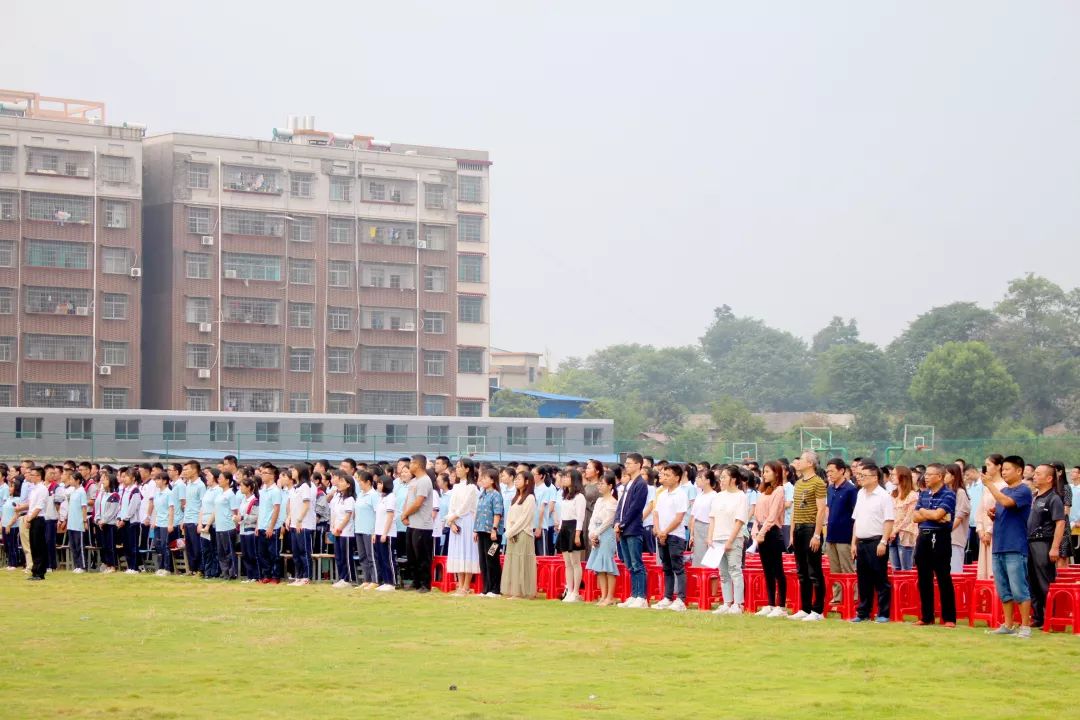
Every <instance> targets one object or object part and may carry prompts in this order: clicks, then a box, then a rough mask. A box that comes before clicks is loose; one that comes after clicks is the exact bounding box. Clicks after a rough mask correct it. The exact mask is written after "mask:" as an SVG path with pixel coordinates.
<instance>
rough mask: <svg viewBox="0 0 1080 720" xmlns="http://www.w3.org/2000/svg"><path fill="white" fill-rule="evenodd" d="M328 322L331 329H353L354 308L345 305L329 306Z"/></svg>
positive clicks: (327, 312)
mask: <svg viewBox="0 0 1080 720" xmlns="http://www.w3.org/2000/svg"><path fill="white" fill-rule="evenodd" d="M326 322H327V324H328V325H329V326H330V329H331V330H352V310H350V309H349V308H343V307H332V308H327V310H326Z"/></svg>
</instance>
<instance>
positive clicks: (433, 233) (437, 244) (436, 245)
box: [424, 225, 448, 250]
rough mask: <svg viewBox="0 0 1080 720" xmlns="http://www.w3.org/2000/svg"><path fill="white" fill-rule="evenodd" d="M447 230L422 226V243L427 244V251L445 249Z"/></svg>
mask: <svg viewBox="0 0 1080 720" xmlns="http://www.w3.org/2000/svg"><path fill="white" fill-rule="evenodd" d="M447 231H448V229H447V228H446V227H443V226H438V225H436V226H433V225H426V226H424V242H426V243H427V246H428V250H442V249H444V248H445V247H446V239H447V237H448V232H447Z"/></svg>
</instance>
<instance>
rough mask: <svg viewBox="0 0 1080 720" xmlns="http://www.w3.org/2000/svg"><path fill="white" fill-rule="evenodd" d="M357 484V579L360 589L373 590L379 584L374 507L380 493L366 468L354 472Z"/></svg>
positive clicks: (354, 524)
mask: <svg viewBox="0 0 1080 720" xmlns="http://www.w3.org/2000/svg"><path fill="white" fill-rule="evenodd" d="M356 477H357V486H358V487H359V489H360V492H359V493H357V495H356V509H355V521H354V523H353V533H354V537H353V539H354V540H355V542H356V555H357V565H359V567H360V572H359V574H358V575H357V579H359V580H361V581H362V582H361V584H360V589H361V590H373V589H374V588H377V587H378V586H379V582H378V576H377V575H376V573H375V545H374V538H375V509H376V506H377V505H378V504H379V500H380V499H381V498H380V495H379V493H378V492H376V490H375V488H374V487H373V485H374V482H375V476H374V475H372V474H371V473H370V472H368V471H367V470H359V471H357V473H356Z"/></svg>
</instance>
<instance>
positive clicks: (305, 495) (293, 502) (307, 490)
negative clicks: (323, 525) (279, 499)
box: [289, 483, 315, 530]
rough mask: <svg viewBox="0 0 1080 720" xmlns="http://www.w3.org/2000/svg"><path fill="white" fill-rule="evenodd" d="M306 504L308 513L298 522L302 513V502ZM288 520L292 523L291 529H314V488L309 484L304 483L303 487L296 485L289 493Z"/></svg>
mask: <svg viewBox="0 0 1080 720" xmlns="http://www.w3.org/2000/svg"><path fill="white" fill-rule="evenodd" d="M305 500H306V501H307V502H308V511H307V514H306V515H304V519H303V521H299V522H298V520H299V518H300V515H302V514H303V513H304V501H305ZM289 518H290V520H291V521H292V526H293V528H294V529H295V528H297V527H299V528H300V529H301V530H314V529H315V486H314V485H312V484H311V483H305V484H303V485H297V486H296V487H294V488H293V489H292V492H290V493H289Z"/></svg>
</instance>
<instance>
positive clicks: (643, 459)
mask: <svg viewBox="0 0 1080 720" xmlns="http://www.w3.org/2000/svg"><path fill="white" fill-rule="evenodd" d="M630 455H637V456H638V462H644V461H646V460H648V461H649V464H650V465H655V464H656V460H655V459H653V456H652V455H646V456H645V457H642V456H640V455H638V454H637V453H630ZM630 455H627V457H630Z"/></svg>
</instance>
